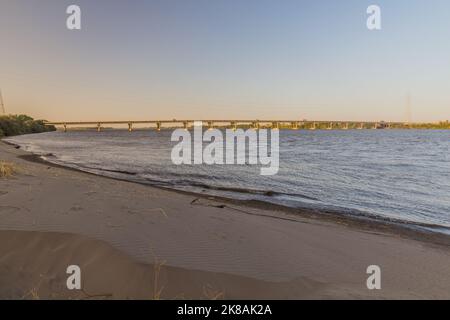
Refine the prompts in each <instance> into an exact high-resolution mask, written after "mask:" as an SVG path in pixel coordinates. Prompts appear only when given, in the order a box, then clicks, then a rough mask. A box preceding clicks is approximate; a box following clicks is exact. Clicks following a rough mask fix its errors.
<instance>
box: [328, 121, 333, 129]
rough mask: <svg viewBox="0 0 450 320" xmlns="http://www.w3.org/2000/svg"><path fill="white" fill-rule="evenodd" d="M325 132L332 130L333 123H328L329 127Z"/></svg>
mask: <svg viewBox="0 0 450 320" xmlns="http://www.w3.org/2000/svg"><path fill="white" fill-rule="evenodd" d="M327 130H333V122H330V126H329V127H328V128H327Z"/></svg>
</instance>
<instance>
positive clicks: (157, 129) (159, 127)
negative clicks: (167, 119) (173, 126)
mask: <svg viewBox="0 0 450 320" xmlns="http://www.w3.org/2000/svg"><path fill="white" fill-rule="evenodd" d="M156 131H161V122H157V123H156Z"/></svg>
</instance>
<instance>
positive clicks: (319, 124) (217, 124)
mask: <svg viewBox="0 0 450 320" xmlns="http://www.w3.org/2000/svg"><path fill="white" fill-rule="evenodd" d="M198 121H201V122H202V123H203V125H204V126H206V127H207V128H209V129H212V128H231V129H234V130H236V129H237V128H253V129H256V130H257V129H260V128H270V129H292V130H300V129H304V130H318V129H326V130H350V129H357V130H363V129H390V128H408V127H409V125H408V124H405V123H403V122H384V121H379V122H374V121H369V122H368V121H309V120H176V119H173V120H150V121H87V122H45V124H46V125H53V126H55V127H62V128H63V130H64V132H67V130H68V128H69V127H77V128H81V127H82V128H89V127H93V128H95V129H96V130H97V131H99V132H100V131H101V130H102V129H104V128H105V126H117V125H123V126H124V127H125V128H128V131H130V132H131V131H133V128H135V126H136V125H148V126H149V127H150V128H154V129H155V130H157V131H161V130H162V129H164V128H184V129H189V128H191V127H193V126H194V123H196V122H198Z"/></svg>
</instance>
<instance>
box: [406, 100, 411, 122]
mask: <svg viewBox="0 0 450 320" xmlns="http://www.w3.org/2000/svg"><path fill="white" fill-rule="evenodd" d="M411 122H412V111H411V93H409V92H408V94H407V95H406V123H407V124H408V126H411Z"/></svg>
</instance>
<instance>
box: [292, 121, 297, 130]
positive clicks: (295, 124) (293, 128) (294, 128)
mask: <svg viewBox="0 0 450 320" xmlns="http://www.w3.org/2000/svg"><path fill="white" fill-rule="evenodd" d="M291 128H292V130H298V122H297V121H295V122H292V123H291Z"/></svg>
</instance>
